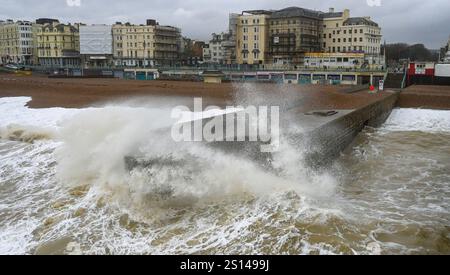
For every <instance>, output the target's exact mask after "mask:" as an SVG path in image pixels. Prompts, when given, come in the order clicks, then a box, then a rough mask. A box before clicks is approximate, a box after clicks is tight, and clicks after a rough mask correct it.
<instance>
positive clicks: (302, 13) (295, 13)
mask: <svg viewBox="0 0 450 275" xmlns="http://www.w3.org/2000/svg"><path fill="white" fill-rule="evenodd" d="M322 14H323V12H321V11H315V10H309V9H304V8H299V7H289V8H285V9H282V10H279V11H275V12H273V13H272V18H275V19H276V18H286V17H310V18H317V19H320V18H321V16H322Z"/></svg>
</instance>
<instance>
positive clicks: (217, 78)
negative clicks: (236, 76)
mask: <svg viewBox="0 0 450 275" xmlns="http://www.w3.org/2000/svg"><path fill="white" fill-rule="evenodd" d="M202 76H203V82H204V83H222V79H223V77H224V74H223V73H222V72H221V71H204V72H203V74H202Z"/></svg>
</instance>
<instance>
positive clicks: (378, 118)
mask: <svg viewBox="0 0 450 275" xmlns="http://www.w3.org/2000/svg"><path fill="white" fill-rule="evenodd" d="M397 100H398V93H396V92H393V93H392V95H390V96H388V97H384V98H381V99H380V100H379V101H377V102H375V103H372V104H369V105H367V106H364V107H362V108H358V109H356V110H354V111H352V112H350V113H348V114H347V115H344V116H341V117H339V118H337V119H335V120H332V121H330V122H328V123H326V124H324V125H322V126H320V127H318V128H317V129H315V130H313V131H311V132H310V133H309V134H308V135H307V138H306V140H307V150H306V151H307V152H308V153H307V156H306V162H307V163H308V164H309V165H310V166H313V167H315V168H319V167H323V166H326V165H328V164H330V163H331V162H332V161H334V160H335V159H336V158H337V157H338V156H339V155H340V153H341V152H342V151H343V150H345V149H346V148H347V147H348V146H349V145H350V144H351V143H352V142H353V140H354V139H355V137H356V136H357V135H358V134H359V133H360V132H361V130H362V129H363V128H364V127H365V126H371V127H378V126H380V125H381V124H383V123H384V122H385V121H386V119H387V118H388V117H389V115H390V114H391V112H392V109H393V108H394V107H395V106H396V102H397Z"/></svg>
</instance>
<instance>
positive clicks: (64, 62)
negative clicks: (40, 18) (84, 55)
mask: <svg viewBox="0 0 450 275" xmlns="http://www.w3.org/2000/svg"><path fill="white" fill-rule="evenodd" d="M79 27H80V25H79V24H76V25H71V24H61V23H59V22H57V21H52V22H46V23H43V24H39V23H37V24H36V25H34V28H33V30H34V32H33V34H34V43H35V45H34V47H35V51H34V52H35V57H36V64H38V65H41V66H45V67H61V68H69V67H78V66H80V34H79Z"/></svg>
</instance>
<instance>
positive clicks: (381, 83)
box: [378, 80, 384, 91]
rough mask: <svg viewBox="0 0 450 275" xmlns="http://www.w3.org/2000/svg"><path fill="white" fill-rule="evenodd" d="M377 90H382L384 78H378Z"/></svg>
mask: <svg viewBox="0 0 450 275" xmlns="http://www.w3.org/2000/svg"><path fill="white" fill-rule="evenodd" d="M378 90H379V91H383V90H384V80H380V82H379V84H378Z"/></svg>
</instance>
